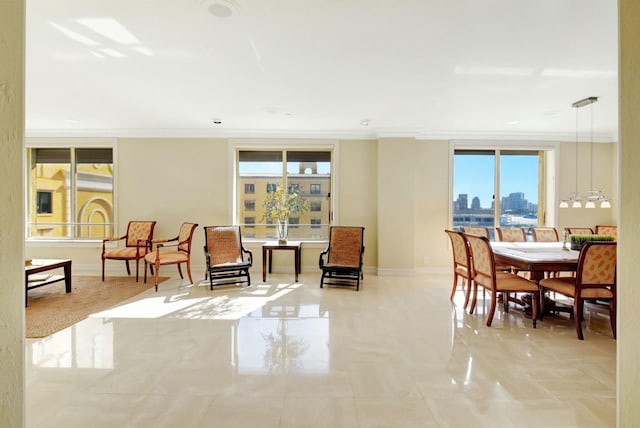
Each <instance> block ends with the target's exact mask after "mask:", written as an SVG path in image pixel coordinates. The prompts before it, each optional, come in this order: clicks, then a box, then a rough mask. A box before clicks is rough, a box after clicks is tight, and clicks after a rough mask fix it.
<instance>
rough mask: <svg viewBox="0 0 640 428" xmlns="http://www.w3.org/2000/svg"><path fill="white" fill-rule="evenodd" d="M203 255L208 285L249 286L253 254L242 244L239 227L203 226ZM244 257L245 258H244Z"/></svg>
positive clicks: (211, 286)
mask: <svg viewBox="0 0 640 428" xmlns="http://www.w3.org/2000/svg"><path fill="white" fill-rule="evenodd" d="M204 235H205V246H204V254H205V258H206V261H207V276H208V277H209V285H210V288H211V290H213V287H214V285H224V284H243V283H245V282H246V284H247V285H251V275H250V274H249V269H250V268H251V266H252V265H253V253H252V252H251V251H250V250H247V249H246V248H245V247H244V244H243V243H242V233H241V231H240V226H205V228H204ZM245 256H246V257H245Z"/></svg>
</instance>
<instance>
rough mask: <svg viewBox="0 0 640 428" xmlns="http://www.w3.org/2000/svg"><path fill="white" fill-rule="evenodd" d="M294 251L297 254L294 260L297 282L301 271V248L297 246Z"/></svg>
mask: <svg viewBox="0 0 640 428" xmlns="http://www.w3.org/2000/svg"><path fill="white" fill-rule="evenodd" d="M293 252H294V254H295V256H294V262H293V264H294V270H295V273H296V277H295V278H296V282H298V273H299V272H300V249H299V248H296V249H295V250H294V251H293Z"/></svg>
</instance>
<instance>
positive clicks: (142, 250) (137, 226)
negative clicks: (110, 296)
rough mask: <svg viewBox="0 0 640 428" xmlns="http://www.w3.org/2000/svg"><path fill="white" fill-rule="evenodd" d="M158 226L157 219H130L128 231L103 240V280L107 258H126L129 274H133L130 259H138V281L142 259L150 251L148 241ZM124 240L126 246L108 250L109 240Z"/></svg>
mask: <svg viewBox="0 0 640 428" xmlns="http://www.w3.org/2000/svg"><path fill="white" fill-rule="evenodd" d="M155 226H156V222H155V221H130V222H129V224H128V225H127V233H126V234H125V235H124V236H121V237H119V238H106V239H103V240H102V280H103V281H104V263H105V260H107V259H111V260H124V261H125V264H126V266H127V275H131V268H130V267H129V261H130V260H135V261H136V282H137V281H138V270H139V269H138V268H139V266H140V259H143V258H144V256H145V255H146V254H147V252H149V248H148V245H147V244H148V241H150V240H152V239H153V229H154V228H155ZM121 240H124V242H125V246H124V247H120V248H115V249H113V250H107V248H106V243H107V242H116V241H121Z"/></svg>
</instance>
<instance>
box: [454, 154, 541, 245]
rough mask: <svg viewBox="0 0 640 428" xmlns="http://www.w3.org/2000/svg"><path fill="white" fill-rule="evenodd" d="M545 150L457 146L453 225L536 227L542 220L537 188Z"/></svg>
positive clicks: (491, 228)
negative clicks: (460, 148) (465, 147)
mask: <svg viewBox="0 0 640 428" xmlns="http://www.w3.org/2000/svg"><path fill="white" fill-rule="evenodd" d="M543 158H544V152H543V151H531V150H499V149H496V150H474V149H469V150H466V149H465V150H455V152H454V159H453V226H482V227H488V228H489V230H490V231H491V232H492V233H493V227H527V228H529V227H533V226H538V225H539V224H541V223H542V222H541V221H539V218H541V217H542V216H539V215H538V213H539V212H542V207H541V206H540V204H539V202H538V192H539V188H540V185H541V183H543V182H544V180H543V179H542V171H541V169H542V168H541V167H540V165H541V164H542V160H543Z"/></svg>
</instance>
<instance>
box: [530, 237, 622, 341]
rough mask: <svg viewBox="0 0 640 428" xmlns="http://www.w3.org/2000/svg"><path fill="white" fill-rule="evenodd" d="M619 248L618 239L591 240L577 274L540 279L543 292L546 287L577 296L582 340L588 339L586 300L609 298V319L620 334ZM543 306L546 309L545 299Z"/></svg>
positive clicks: (575, 315) (575, 305)
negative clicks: (585, 321) (612, 240)
mask: <svg viewBox="0 0 640 428" xmlns="http://www.w3.org/2000/svg"><path fill="white" fill-rule="evenodd" d="M616 250H617V246H616V243H615V242H587V243H586V244H585V245H584V246H583V247H582V249H581V250H580V256H579V258H578V268H577V271H576V275H575V277H572V278H569V277H557V278H547V279H543V280H541V281H540V292H541V293H542V295H543V296H544V293H545V292H546V291H553V292H556V293H558V294H562V295H564V296H567V297H569V298H572V299H573V318H574V321H575V326H576V335H577V336H578V339H580V340H584V334H583V332H582V321H583V320H584V302H585V300H602V301H608V302H609V322H610V324H611V332H612V333H613V338H614V339H615V338H616V252H617V251H616ZM541 309H542V311H544V300H543V301H542V307H541ZM543 313H544V312H543Z"/></svg>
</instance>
